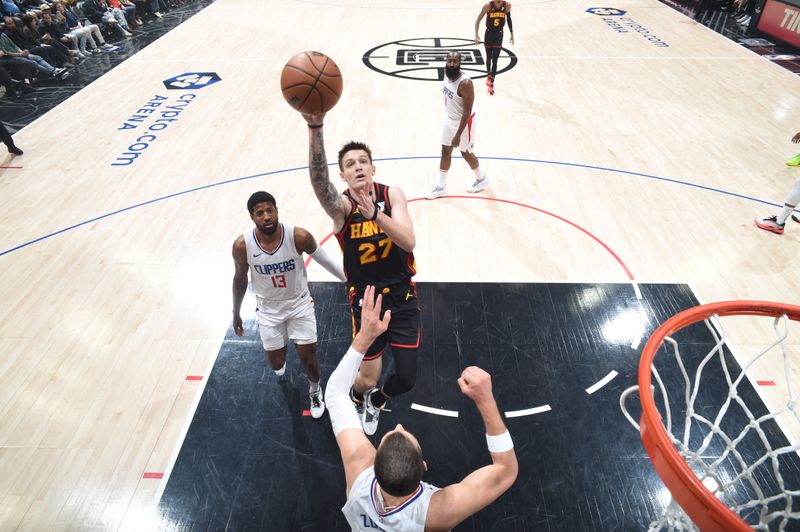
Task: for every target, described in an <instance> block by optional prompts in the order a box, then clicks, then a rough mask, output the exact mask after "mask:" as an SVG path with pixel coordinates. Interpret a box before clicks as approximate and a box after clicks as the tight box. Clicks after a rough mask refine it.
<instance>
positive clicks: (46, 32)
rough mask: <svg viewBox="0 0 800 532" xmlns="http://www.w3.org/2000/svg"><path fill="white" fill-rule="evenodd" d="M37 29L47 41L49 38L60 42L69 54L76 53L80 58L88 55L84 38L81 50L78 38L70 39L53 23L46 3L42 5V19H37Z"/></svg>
mask: <svg viewBox="0 0 800 532" xmlns="http://www.w3.org/2000/svg"><path fill="white" fill-rule="evenodd" d="M37 30H38V31H39V35H41V36H42V39H43V40H45V41H47V40H48V39H51V40H54V41H56V42H58V43H60V44H61V45H62V46H64V47H65V48H68V49H69V53H70V55H77V56H78V58H80V59H84V58H86V57H88V55H89V52H87V51H86V39H84V40H83V46H84V47H83V50H81V49H80V48H79V47H78V39H71V38H70V37H68V36H67V35H65V34H64V33H63V32H62V31H61V29H60V28H59V27H58V25H57V24H56V23H55V21H54V20H53V14H52V13H51V10H50V6H48V5H44V6H42V20H40V21H39V25H38V27H37Z"/></svg>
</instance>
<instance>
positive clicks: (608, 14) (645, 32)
mask: <svg viewBox="0 0 800 532" xmlns="http://www.w3.org/2000/svg"><path fill="white" fill-rule="evenodd" d="M586 12H587V13H591V14H592V15H598V16H600V17H603V22H605V23H606V25H607V26H608V27H609V28H611V29H612V30H614V33H632V32H635V33H638V34H639V35H641V36H642V37H644V38H645V39H647V41H649V42H650V44H652V45H653V46H656V47H658V48H669V44H667V43H666V42H664V41H662V40H661V39H659V38H658V37H656V36H655V35H653V33H651V32H650V30H649V29H647V28H645V27H644V26H642V25H641V24H639V23H638V22H636V21H635V20H633V19H632V18H630V17H623V16H622V15H624V14H625V13H627V11H623V10H622V9H617V8H616V7H590V8H589V9H587V10H586Z"/></svg>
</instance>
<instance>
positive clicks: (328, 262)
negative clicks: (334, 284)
mask: <svg viewBox="0 0 800 532" xmlns="http://www.w3.org/2000/svg"><path fill="white" fill-rule="evenodd" d="M311 256H312V257H313V258H314V260H315V261H317V262H318V263H319V264H320V266H322V267H323V268H325V269H326V270H328V271H329V272H331V274H332V275H333V276H334V277H336V278H337V279H339V280H340V281H342V282H344V280H345V277H344V271H343V270H342V267H341V265H339V264H336V263H335V262H333V259H331V257H330V255H328V254H327V253H325V250H324V249H322V246H317V249H316V250H315V251H314V253H312V254H311Z"/></svg>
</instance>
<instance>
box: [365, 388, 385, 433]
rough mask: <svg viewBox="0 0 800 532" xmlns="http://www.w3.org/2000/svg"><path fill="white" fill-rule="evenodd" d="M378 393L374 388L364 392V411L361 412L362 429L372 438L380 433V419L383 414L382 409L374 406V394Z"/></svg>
mask: <svg viewBox="0 0 800 532" xmlns="http://www.w3.org/2000/svg"><path fill="white" fill-rule="evenodd" d="M374 393H378V389H377V388H373V389H371V390H368V391H366V392H364V410H363V412H361V428H363V429H364V434H366V435H367V436H372V435H373V434H375V433H376V432H377V431H378V417H379V416H380V414H381V409H380V408H376V407H375V406H373V405H372V401H371V398H372V394H374Z"/></svg>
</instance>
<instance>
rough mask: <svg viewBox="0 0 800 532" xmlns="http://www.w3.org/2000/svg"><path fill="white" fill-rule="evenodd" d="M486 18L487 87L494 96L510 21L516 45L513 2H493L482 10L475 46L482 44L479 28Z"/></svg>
mask: <svg viewBox="0 0 800 532" xmlns="http://www.w3.org/2000/svg"><path fill="white" fill-rule="evenodd" d="M484 15H485V16H486V33H485V34H484V38H483V46H484V47H485V48H486V74H487V76H486V85H487V87H488V89H489V94H494V78H495V77H496V76H497V58H498V57H500V50H501V49H502V48H503V28H504V27H505V25H506V21H508V31H509V33H511V39H510V41H511V44H514V28H513V25H512V24H511V2H506V1H505V0H492V1H491V2H489V3H488V4H485V5H484V6H483V7H482V8H481V12H480V14H479V15H478V18H477V19H476V20H475V44H478V43H480V42H481V40H480V38H479V37H478V27H479V26H480V24H481V19H482V18H483V17H484Z"/></svg>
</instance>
